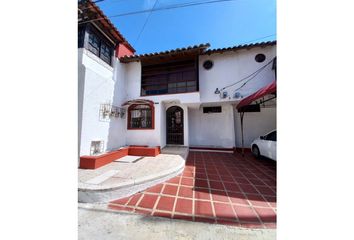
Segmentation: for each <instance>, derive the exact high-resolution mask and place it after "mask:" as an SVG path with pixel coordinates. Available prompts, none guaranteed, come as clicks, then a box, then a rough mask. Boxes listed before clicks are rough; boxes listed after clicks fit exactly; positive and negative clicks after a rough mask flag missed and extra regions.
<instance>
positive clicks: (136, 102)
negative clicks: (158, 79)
mask: <svg viewBox="0 0 354 240" xmlns="http://www.w3.org/2000/svg"><path fill="white" fill-rule="evenodd" d="M132 104H149V105H154V102H153V101H151V100H147V99H134V100H130V101H126V102H125V103H123V104H122V107H124V106H129V105H132Z"/></svg>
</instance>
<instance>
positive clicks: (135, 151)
mask: <svg viewBox="0 0 354 240" xmlns="http://www.w3.org/2000/svg"><path fill="white" fill-rule="evenodd" d="M160 153H161V150H160V147H138V146H134V147H132V146H131V147H129V155H134V156H147V157H155V156H156V155H159V154H160Z"/></svg>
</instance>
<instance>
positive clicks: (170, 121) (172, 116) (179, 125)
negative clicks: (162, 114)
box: [166, 106, 184, 145]
mask: <svg viewBox="0 0 354 240" xmlns="http://www.w3.org/2000/svg"><path fill="white" fill-rule="evenodd" d="M166 128H167V129H166V130H167V131H166V134H167V136H166V142H167V144H180V145H183V140H184V137H183V109H182V108H181V107H178V106H173V107H170V108H169V109H167V111H166Z"/></svg>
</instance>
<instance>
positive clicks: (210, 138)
mask: <svg viewBox="0 0 354 240" xmlns="http://www.w3.org/2000/svg"><path fill="white" fill-rule="evenodd" d="M215 106H217V105H215ZM219 106H220V104H219ZM221 106H222V112H221V113H203V108H202V107H201V108H199V109H192V108H190V109H189V111H188V114H189V117H188V120H189V141H190V146H204V147H223V148H232V147H234V146H235V133H234V116H233V109H232V105H231V104H223V105H221Z"/></svg>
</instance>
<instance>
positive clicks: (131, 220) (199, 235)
mask: <svg viewBox="0 0 354 240" xmlns="http://www.w3.org/2000/svg"><path fill="white" fill-rule="evenodd" d="M89 208H90V207H86V206H83V205H81V206H80V207H79V228H78V230H79V231H78V234H79V237H78V239H85V240H96V239H97V240H110V239H112V240H113V239H114V240H118V239H119V240H140V239H142V240H144V239H146V240H150V239H154V240H159V239H161V240H162V239H163V240H165V239H171V240H173V239H183V240H187V239H191V240H192V239H193V240H194V239H196V240H208V239H210V240H217V239H237V240H256V239H257V240H268V239H272V240H273V239H276V230H275V229H244V228H238V227H233V226H226V225H219V224H210V223H200V222H190V221H184V220H175V219H167V218H160V217H152V216H144V215H138V214H134V213H123V212H112V211H106V210H103V209H100V208H96V209H89Z"/></svg>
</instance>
